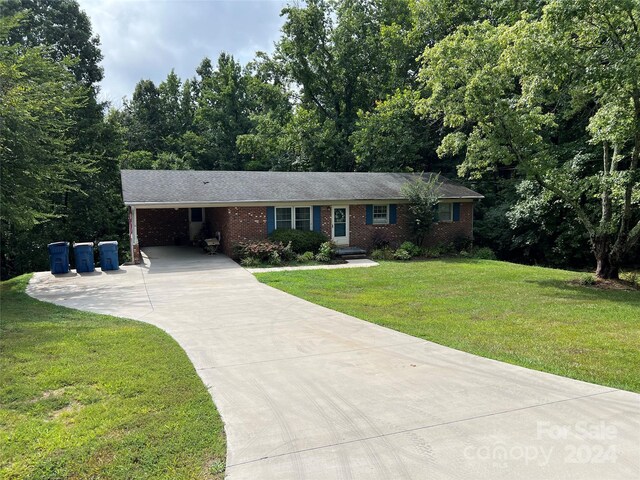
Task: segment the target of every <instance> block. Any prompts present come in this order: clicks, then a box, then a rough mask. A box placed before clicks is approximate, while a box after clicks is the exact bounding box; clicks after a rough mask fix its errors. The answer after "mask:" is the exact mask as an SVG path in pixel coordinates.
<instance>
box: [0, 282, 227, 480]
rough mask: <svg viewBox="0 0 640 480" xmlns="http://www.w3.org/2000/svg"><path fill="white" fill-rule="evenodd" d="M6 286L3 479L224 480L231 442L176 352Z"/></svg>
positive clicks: (138, 332) (1, 344) (1, 352)
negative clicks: (222, 479)
mask: <svg viewBox="0 0 640 480" xmlns="http://www.w3.org/2000/svg"><path fill="white" fill-rule="evenodd" d="M27 282H28V276H22V277H19V278H16V279H13V280H10V281H7V282H3V283H2V285H1V287H0V293H1V295H2V297H1V302H2V304H1V305H2V311H1V313H2V320H1V330H0V478H7V479H11V478H16V479H17V478H20V479H22V478H34V479H35V478H37V479H49V478H51V479H53V478H109V479H125V478H127V479H129V478H136V479H138V478H154V479H155V478H160V479H162V478H166V479H187V478H188V479H202V478H222V475H223V472H224V459H225V450H226V445H225V437H224V431H223V426H222V422H221V420H220V417H219V415H218V412H217V411H216V409H215V407H214V405H213V402H212V401H211V398H210V396H209V394H208V392H207V390H206V388H205V387H204V385H203V384H202V381H201V380H200V378H199V377H198V376H197V374H196V372H195V370H194V368H193V366H192V365H191V363H190V362H189V359H188V358H187V356H186V354H185V353H184V351H183V350H182V349H181V348H180V346H179V345H178V344H177V343H176V342H175V341H174V340H173V339H171V337H169V336H168V335H167V334H166V333H164V332H162V331H161V330H160V329H158V328H156V327H154V326H152V325H147V324H144V323H141V322H135V321H132V320H124V319H117V318H114V317H109V316H104V315H97V314H90V313H85V312H80V311H77V310H71V309H67V308H63V307H59V306H56V305H52V304H48V303H44V302H39V301H37V300H34V299H32V298H30V297H28V296H27V295H26V294H25V293H24V288H25V286H26V283H27Z"/></svg>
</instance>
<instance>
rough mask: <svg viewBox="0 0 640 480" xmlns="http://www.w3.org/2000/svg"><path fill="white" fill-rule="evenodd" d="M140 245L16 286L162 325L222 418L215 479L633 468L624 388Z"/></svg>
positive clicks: (637, 458)
mask: <svg viewBox="0 0 640 480" xmlns="http://www.w3.org/2000/svg"><path fill="white" fill-rule="evenodd" d="M145 252H146V254H147V255H148V258H147V260H146V261H145V265H144V266H142V267H136V266H130V267H124V268H123V269H122V270H120V271H119V272H112V273H100V272H96V273H94V274H81V275H76V274H69V275H68V276H58V277H54V276H53V275H50V274H48V273H39V274H36V275H35V276H34V278H33V280H32V282H31V284H30V286H29V289H28V292H29V293H30V294H31V295H33V296H34V297H36V298H39V299H41V300H46V301H50V302H54V303H57V304H60V305H66V306H69V307H74V308H79V309H83V310H89V311H94V312H101V313H107V314H112V315H118V316H122V317H129V318H133V319H137V320H142V321H145V322H149V323H152V324H154V325H157V326H158V327H160V328H162V329H164V330H166V331H167V332H169V333H170V334H171V335H172V336H173V337H174V338H175V339H176V340H177V341H178V342H179V343H180V345H182V347H183V348H184V349H185V351H186V352H187V354H188V355H189V357H190V358H191V361H192V362H193V364H194V365H195V368H196V370H197V371H198V373H199V374H200V376H201V377H202V380H203V381H204V383H205V385H207V387H208V388H209V390H210V392H211V395H212V397H213V399H214V401H215V403H216V405H217V407H218V409H219V411H220V413H221V415H222V418H223V420H224V422H225V429H226V434H227V441H228V455H227V477H228V478H230V479H278V480H283V479H295V480H303V479H323V480H325V479H367V480H368V479H416V480H418V479H420V480H421V479H502V478H504V479H514V478H517V479H542V478H544V479H552V478H553V479H561V478H566V479H598V480H602V479H626V478H628V479H638V478H640V395H637V394H633V393H630V392H625V391H620V390H616V389H613V388H608V387H602V386H598V385H592V384H588V383H584V382H579V381H575V380H570V379H567V378H562V377H558V376H555V375H549V374H545V373H540V372H536V371H532V370H527V369H524V368H520V367H516V366H513V365H508V364H505V363H501V362H497V361H493V360H488V359H485V358H481V357H477V356H474V355H470V354H466V353H463V352H460V351H457V350H453V349H450V348H446V347H442V346H440V345H436V344H434V343H430V342H425V341H422V340H419V339H417V338H414V337H410V336H408V335H404V334H401V333H397V332H395V331H392V330H388V329H385V328H382V327H379V326H376V325H373V324H370V323H367V322H364V321H361V320H358V319H355V318H353V317H350V316H347V315H343V314H340V313H337V312H335V311H333V310H329V309H326V308H323V307H320V306H317V305H314V304H311V303H308V302H306V301H304V300H301V299H298V298H296V297H292V296H290V295H288V294H286V293H283V292H280V291H278V290H275V289H273V288H271V287H268V286H265V285H262V284H260V283H259V282H258V281H257V280H256V279H255V278H254V277H253V276H252V275H251V274H249V273H248V272H247V271H246V270H244V269H242V268H240V267H239V266H238V265H236V264H235V263H233V262H232V261H231V260H229V259H228V258H226V257H224V256H221V255H216V256H213V257H209V256H205V255H201V254H199V253H195V251H192V250H190V249H180V248H149V249H147V250H146V251H145ZM368 272H369V273H370V274H375V268H373V269H370V270H368ZM150 368H152V366H150Z"/></svg>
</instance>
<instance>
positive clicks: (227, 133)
mask: <svg viewBox="0 0 640 480" xmlns="http://www.w3.org/2000/svg"><path fill="white" fill-rule="evenodd" d="M205 67H206V64H205ZM199 70H200V71H201V72H202V73H201V75H205V76H203V77H202V82H201V85H200V87H199V97H198V105H197V109H196V111H195V120H194V126H195V131H196V133H197V134H198V135H199V136H200V138H201V140H202V141H203V142H204V144H205V145H206V155H205V156H200V157H199V158H198V161H199V164H198V168H203V169H213V170H242V169H243V166H244V163H245V162H246V158H245V157H244V155H242V154H241V153H240V152H239V151H238V148H237V145H236V140H237V138H238V136H240V135H242V134H245V133H247V132H248V131H249V129H250V126H251V122H250V120H249V100H248V97H247V78H246V76H245V75H244V74H243V72H242V67H241V65H240V64H239V63H238V62H236V61H235V59H234V58H233V56H231V55H228V54H226V53H222V54H220V56H219V58H218V63H217V66H216V69H215V70H214V71H213V72H209V71H208V69H207V68H205V69H202V68H201V69H199Z"/></svg>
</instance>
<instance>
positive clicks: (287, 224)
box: [276, 207, 291, 230]
mask: <svg viewBox="0 0 640 480" xmlns="http://www.w3.org/2000/svg"><path fill="white" fill-rule="evenodd" d="M276 228H277V229H280V230H291V207H286V208H281V207H276Z"/></svg>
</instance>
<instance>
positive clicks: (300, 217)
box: [294, 207, 311, 230]
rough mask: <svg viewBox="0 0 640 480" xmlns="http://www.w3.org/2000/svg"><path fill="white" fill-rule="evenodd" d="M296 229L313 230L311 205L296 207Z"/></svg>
mask: <svg viewBox="0 0 640 480" xmlns="http://www.w3.org/2000/svg"><path fill="white" fill-rule="evenodd" d="M294 210H295V219H296V230H311V207H295V208H294Z"/></svg>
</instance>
